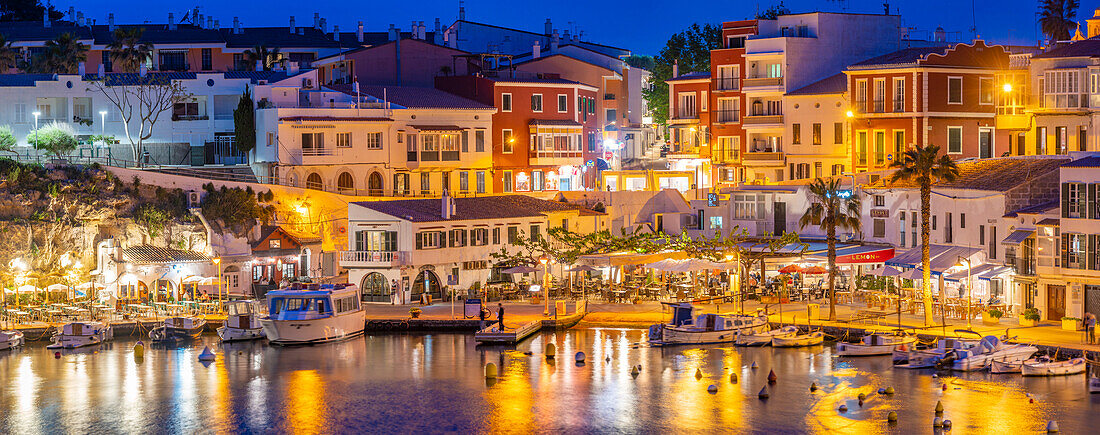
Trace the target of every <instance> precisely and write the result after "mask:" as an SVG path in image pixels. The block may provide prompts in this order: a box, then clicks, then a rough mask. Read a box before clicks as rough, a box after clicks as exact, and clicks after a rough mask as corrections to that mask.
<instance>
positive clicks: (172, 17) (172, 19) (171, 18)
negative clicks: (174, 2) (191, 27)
mask: <svg viewBox="0 0 1100 435" xmlns="http://www.w3.org/2000/svg"><path fill="white" fill-rule="evenodd" d="M168 30H176V14H173V13H171V12H169V13H168Z"/></svg>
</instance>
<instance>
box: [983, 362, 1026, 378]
mask: <svg viewBox="0 0 1100 435" xmlns="http://www.w3.org/2000/svg"><path fill="white" fill-rule="evenodd" d="M1023 365H1024V362H1023V361H1011V362H1010V361H997V360H993V361H990V362H989V372H990V373H993V374H995V375H997V374H1004V373H1020V367H1022V366H1023Z"/></svg>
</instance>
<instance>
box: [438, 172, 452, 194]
mask: <svg viewBox="0 0 1100 435" xmlns="http://www.w3.org/2000/svg"><path fill="white" fill-rule="evenodd" d="M439 176H440V178H441V181H440V183H439V186H440V189H441V190H440V192H442V191H443V190H446V191H448V192H453V190H451V173H450V172H449V171H444V172H440V173H439Z"/></svg>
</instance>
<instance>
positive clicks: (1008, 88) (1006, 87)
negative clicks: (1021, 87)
mask: <svg viewBox="0 0 1100 435" xmlns="http://www.w3.org/2000/svg"><path fill="white" fill-rule="evenodd" d="M1001 89H1003V90H1004V91H1005V93H1009V92H1012V83H1005V84H1004V86H1002V87H1001Z"/></svg>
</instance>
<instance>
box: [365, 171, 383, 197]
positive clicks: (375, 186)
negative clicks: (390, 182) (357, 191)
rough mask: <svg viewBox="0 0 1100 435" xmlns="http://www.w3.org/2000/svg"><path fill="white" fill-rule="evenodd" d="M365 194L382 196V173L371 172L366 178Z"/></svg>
mask: <svg viewBox="0 0 1100 435" xmlns="http://www.w3.org/2000/svg"><path fill="white" fill-rule="evenodd" d="M367 195H370V196H382V174H379V173H377V172H371V173H370V177H368V178H367Z"/></svg>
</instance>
